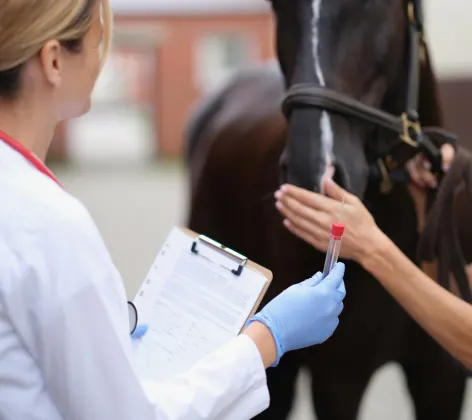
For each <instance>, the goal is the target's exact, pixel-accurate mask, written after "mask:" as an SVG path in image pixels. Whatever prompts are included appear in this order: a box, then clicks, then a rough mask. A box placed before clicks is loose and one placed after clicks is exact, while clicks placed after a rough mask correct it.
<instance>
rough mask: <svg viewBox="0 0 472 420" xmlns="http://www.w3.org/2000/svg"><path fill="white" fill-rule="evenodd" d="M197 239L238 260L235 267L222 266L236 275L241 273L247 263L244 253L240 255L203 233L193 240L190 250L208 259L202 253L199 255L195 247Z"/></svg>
mask: <svg viewBox="0 0 472 420" xmlns="http://www.w3.org/2000/svg"><path fill="white" fill-rule="evenodd" d="M198 241H201V242H203V243H205V244H206V245H209V246H210V247H212V248H214V249H216V250H218V251H220V252H223V253H225V254H227V255H229V256H230V257H232V258H233V259H235V260H237V261H239V266H238V268H237V269H231V268H228V267H224V266H223V267H224V268H226V269H228V270H230V271H231V272H232V273H233V274H234V275H236V276H240V275H241V273H242V272H243V267H244V266H245V265H246V263H247V258H246V257H245V256H244V255H241V254H239V253H238V252H236V251H233V250H232V249H230V248H227V247H225V246H224V245H221V244H219V243H218V242H216V241H214V240H213V239H210V238H208V237H207V236H205V235H200V236H199V237H198V238H197V239H196V240H195V241H193V243H192V248H191V249H190V250H191V251H192V252H193V253H194V254H196V255H200V256H201V257H204V258H207V259H208V260H209V258H208V257H206V256H204V255H201V254H200V252H199V251H198V249H197V242H198Z"/></svg>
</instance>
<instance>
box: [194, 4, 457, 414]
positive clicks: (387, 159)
mask: <svg viewBox="0 0 472 420" xmlns="http://www.w3.org/2000/svg"><path fill="white" fill-rule="evenodd" d="M417 6H418V2H417V1H412V2H411V3H407V2H406V1H405V0H390V1H387V0H323V1H322V0H272V7H273V11H274V15H275V18H276V23H277V55H278V59H279V60H278V61H279V65H280V68H281V70H282V72H280V71H279V67H278V66H276V65H271V64H268V65H267V66H263V67H260V68H256V69H253V70H249V71H246V72H241V73H240V74H239V75H237V76H236V77H235V78H234V79H233V80H232V81H231V82H230V83H229V84H228V85H227V86H225V87H224V89H222V90H221V91H219V92H217V93H216V94H215V95H214V96H213V97H212V98H211V99H210V100H209V101H208V102H207V103H205V105H204V106H203V107H202V108H201V109H200V110H199V112H198V113H197V115H196V116H195V118H194V119H193V121H192V124H191V125H190V129H189V138H188V144H189V153H188V159H189V164H190V173H191V214H190V220H189V227H190V228H191V229H193V230H195V231H197V232H199V233H202V234H205V235H208V236H210V237H212V238H213V239H215V240H217V241H219V242H221V243H223V244H224V245H226V246H229V247H231V248H233V249H235V250H237V251H238V252H241V253H243V254H245V255H246V256H247V257H249V258H251V259H253V260H255V261H257V262H258V263H260V264H262V265H264V266H266V267H268V268H270V269H271V270H272V271H273V273H274V279H275V281H274V282H273V285H272V287H271V288H270V290H269V292H268V294H267V296H266V299H265V302H267V300H269V299H271V298H273V297H274V296H275V295H277V294H279V293H280V292H281V291H282V290H283V289H285V288H286V287H288V286H289V285H290V284H293V283H295V282H299V281H301V280H303V279H306V278H308V277H310V276H312V275H313V274H314V273H315V272H316V271H319V270H320V269H321V268H322V266H323V261H324V254H322V253H319V252H317V251H315V250H313V248H311V247H310V246H308V245H307V244H306V243H304V242H302V241H300V240H299V239H297V238H295V237H294V236H293V235H291V234H290V233H288V232H287V231H286V230H285V229H284V227H283V225H282V223H281V217H280V215H279V214H278V212H277V211H276V209H275V206H274V200H273V198H272V197H273V193H274V191H276V190H277V189H278V187H279V185H280V181H281V177H280V175H279V174H281V175H282V178H283V180H284V181H288V182H290V183H292V184H296V185H299V186H301V187H304V188H308V189H311V190H314V191H319V190H320V180H321V177H322V175H323V173H324V172H325V170H326V168H327V167H328V166H329V165H333V166H334V169H335V175H334V177H335V179H336V180H337V181H338V182H339V183H340V184H342V185H343V186H344V187H345V188H346V189H348V190H349V191H351V192H353V193H354V194H356V195H358V196H359V197H361V198H362V199H363V200H364V202H365V203H366V205H367V206H368V207H369V209H370V211H371V212H372V214H373V215H374V217H375V220H376V222H377V224H378V225H379V226H380V228H381V229H382V230H383V231H384V232H385V233H386V234H388V235H389V237H390V238H391V239H392V240H393V241H394V242H395V243H396V244H397V245H398V246H399V247H400V249H401V250H402V251H403V252H404V253H405V254H406V255H407V256H408V257H409V258H411V259H412V260H414V261H417V255H416V250H417V245H418V238H419V234H418V229H417V217H416V213H415V207H414V203H413V200H412V198H411V195H410V194H409V191H408V188H407V182H406V181H407V178H405V177H404V171H402V168H403V166H404V163H405V161H406V159H408V158H409V157H411V156H412V155H413V154H414V153H417V151H418V150H421V151H423V152H424V153H425V154H426V155H427V156H428V158H430V160H431V162H433V163H434V165H433V167H437V166H438V165H437V164H438V153H437V152H438V150H437V149H436V148H435V147H433V146H432V145H431V142H429V143H428V141H425V143H423V145H422V147H421V148H419V149H415V147H411V144H410V145H409V143H411V142H412V141H413V140H412V139H413V137H415V134H418V133H417V128H418V126H417V125H416V121H415V115H414V114H415V113H414V112H411V113H409V114H408V115H407V116H406V117H405V119H404V120H401V119H399V120H398V121H400V123H401V122H403V123H404V124H405V127H406V128H407V130H406V132H405V133H402V127H403V126H402V125H401V124H400V126H399V129H398V127H397V125H396V124H397V122H398V121H397V120H395V121H393V122H392V121H390V122H389V119H388V118H387V117H385V115H387V114H382V115H376V114H375V112H373V111H372V110H373V109H381V110H383V111H384V112H388V113H390V114H392V115H395V116H399V115H401V114H402V113H403V112H405V110H406V109H405V108H406V106H407V105H408V111H415V110H416V107H417V109H418V111H419V116H420V119H421V122H422V124H423V125H426V126H441V123H442V121H441V113H440V107H439V100H438V98H437V93H436V85H435V80H434V75H433V72H432V69H431V64H430V62H429V57H428V51H427V49H426V46H425V45H424V44H423V43H422V42H421V39H420V35H421V27H420V26H421V22H420V20H419V17H420V14H419V10H418V9H415V8H416V7H417ZM415 10H416V13H415ZM412 27H414V28H413V29H414V30H412ZM416 41H418V43H416ZM417 45H422V46H424V50H421V49H417ZM412 57H413V58H412ZM419 57H422V60H421V66H420V67H419V64H418V63H419V62H420V60H419ZM416 59H418V61H415V60H416ZM417 70H418V71H417ZM416 73H417V74H419V77H418V80H416V77H415V74H416ZM307 84H309V85H307ZM418 85H419V94H418V90H417V88H418ZM317 87H318V88H317ZM326 87H329V88H330V91H328V90H327V89H324V88H326ZM286 89H288V92H289V95H288V96H287V95H286ZM335 92H337V93H341V94H342V96H339V95H336V93H335ZM412 92H414V93H412ZM346 98H351V99H352V101H350V100H346ZM284 99H286V100H285V101H284ZM417 100H418V101H417ZM282 102H284V104H285V106H284V110H285V115H284V114H283V113H282V112H281V103H282ZM417 102H418V103H417ZM362 105H364V106H367V107H368V108H365V109H363V108H362ZM390 114H389V115H390ZM287 120H288V123H287ZM389 124H390V125H389ZM397 129H398V130H397ZM395 131H399V133H397V134H396V135H395V134H394V132H395ZM398 134H404V137H403V141H402V142H401V143H402V144H401V145H400V146H398V147H393V145H396V144H397V142H398V138H399V136H398ZM439 137H440V136H439ZM390 152H392V153H391V154H390ZM395 162H396V164H395ZM281 168H282V171H281V170H280V169H281ZM346 265H347V267H346V279H345V280H346V287H347V292H348V293H347V298H346V301H345V309H344V312H343V314H342V315H341V322H340V326H339V328H338V330H337V331H336V333H335V334H334V336H333V337H332V338H331V339H330V340H328V341H327V342H326V343H324V344H323V345H320V346H315V347H314V348H310V349H306V350H303V351H298V352H293V353H291V354H287V355H286V356H285V358H284V359H283V360H282V362H281V364H280V365H279V367H278V368H277V369H272V370H269V371H268V384H269V389H270V394H271V401H272V402H271V407H270V408H269V409H268V410H267V411H266V412H265V413H263V414H262V415H261V418H267V419H272V420H277V419H285V418H287V415H288V413H289V412H290V409H291V405H292V401H293V396H294V382H295V379H296V376H297V374H298V372H299V369H300V366H306V367H308V368H309V369H310V371H311V375H312V395H313V400H314V403H315V410H316V413H317V416H318V418H319V419H321V420H353V419H355V418H356V417H357V413H358V410H359V406H360V403H361V400H362V396H363V394H364V391H365V389H366V387H367V385H368V383H369V380H370V378H371V377H372V375H373V373H374V372H375V371H376V370H377V369H379V368H380V367H381V366H383V365H384V364H385V363H387V362H390V361H395V362H398V363H399V364H400V365H401V366H402V368H403V369H404V372H405V374H406V377H407V383H408V388H409V391H410V393H411V396H412V398H413V400H414V403H415V408H416V418H417V419H419V420H431V419H444V420H454V419H459V418H460V413H461V409H462V402H463V395H464V388H465V381H466V372H465V371H464V369H463V368H462V367H461V366H460V365H459V364H458V363H457V362H456V361H455V360H453V359H452V358H451V357H450V356H449V355H448V354H446V352H445V351H443V350H442V349H441V348H440V347H439V346H438V345H437V344H436V343H435V342H433V341H432V339H431V338H430V337H429V336H428V335H427V334H425V333H424V332H423V330H422V329H420V328H419V327H418V326H417V324H416V323H415V322H413V321H412V320H411V319H410V317H409V316H408V315H407V314H406V313H405V312H404V311H403V310H402V309H401V308H400V307H399V305H398V304H397V303H396V302H395V301H394V299H392V298H391V297H390V296H389V295H388V293H386V292H385V290H384V289H383V288H382V287H381V286H380V285H379V284H378V283H377V281H376V280H375V279H374V278H372V276H371V275H370V274H369V273H367V272H366V271H364V270H363V269H362V267H360V266H359V265H358V264H356V263H354V262H352V261H348V262H346ZM418 299H421V297H420V296H418ZM265 302H263V303H265Z"/></svg>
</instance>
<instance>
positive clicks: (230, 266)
mask: <svg viewBox="0 0 472 420" xmlns="http://www.w3.org/2000/svg"><path fill="white" fill-rule="evenodd" d="M271 282H272V272H271V271H270V270H268V269H266V268H265V267H263V266H261V265H259V264H257V263H255V262H254V261H251V260H249V259H248V258H247V257H246V256H244V255H242V254H240V253H238V252H237V251H234V250H232V249H230V248H227V247H226V246H225V245H223V244H220V243H218V242H216V241H214V240H213V239H212V238H209V237H207V236H205V235H200V234H198V233H196V232H193V231H192V230H190V229H188V228H185V227H174V228H173V229H172V230H171V232H170V234H169V235H168V237H167V239H166V240H165V242H164V244H163V245H162V246H161V248H160V250H159V252H158V255H157V256H156V258H155V261H154V264H153V265H152V266H151V268H150V270H149V272H148V275H147V276H146V278H145V280H144V282H143V283H142V285H141V287H140V289H139V290H138V292H137V294H136V296H135V298H134V300H133V303H134V305H135V306H136V308H137V312H138V316H139V318H140V322H143V323H146V324H148V326H149V328H148V332H147V333H146V335H145V336H144V337H142V338H141V339H139V340H138V341H137V342H135V343H134V344H133V346H134V347H135V357H136V366H137V369H138V373H139V375H140V376H141V377H142V378H144V377H148V378H151V379H153V380H155V381H162V380H165V379H167V378H170V377H172V376H174V375H177V374H179V373H181V372H185V371H187V370H188V369H190V368H191V367H192V366H193V364H194V363H196V362H197V361H198V360H199V359H200V358H201V357H203V356H204V355H206V354H208V353H210V352H212V351H214V350H216V349H218V348H219V347H220V346H222V345H224V344H225V343H227V342H229V340H231V339H233V338H235V337H236V336H237V335H239V334H240V333H241V332H242V330H243V329H244V328H245V325H246V323H247V320H248V319H249V318H250V317H252V316H253V315H254V314H255V313H256V311H257V310H258V308H259V306H260V304H261V301H262V299H263V298H264V296H265V294H266V292H267V290H268V288H269V286H270V284H271Z"/></svg>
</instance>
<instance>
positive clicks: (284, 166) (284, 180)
mask: <svg viewBox="0 0 472 420" xmlns="http://www.w3.org/2000/svg"><path fill="white" fill-rule="evenodd" d="M287 173H288V167H287V164H286V163H285V162H283V161H282V162H280V184H281V185H282V184H286V183H287Z"/></svg>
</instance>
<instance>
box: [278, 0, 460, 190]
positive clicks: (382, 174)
mask: <svg viewBox="0 0 472 420" xmlns="http://www.w3.org/2000/svg"><path fill="white" fill-rule="evenodd" d="M407 14H408V21H409V42H410V57H409V74H408V91H407V104H406V110H405V112H403V113H402V114H401V115H400V116H396V115H393V114H390V113H388V112H385V111H383V110H381V109H377V108H374V107H372V106H369V105H366V104H364V103H362V102H360V101H358V100H357V99H354V98H352V97H349V96H347V95H344V94H341V93H338V92H336V91H333V90H331V89H329V88H326V87H323V86H319V85H317V84H313V83H296V84H293V85H292V86H290V87H289V88H288V90H287V92H286V94H285V98H284V100H283V103H282V110H283V112H284V114H285V116H286V118H287V119H289V118H290V115H291V113H292V111H293V110H295V109H299V108H310V107H312V108H319V109H321V110H325V111H328V112H330V113H335V114H339V115H343V116H345V117H350V118H355V119H358V120H361V121H363V122H365V123H370V124H373V125H374V126H376V127H379V128H383V129H386V130H388V131H390V132H393V133H395V134H397V135H398V139H399V141H398V142H395V144H394V145H393V146H390V147H387V148H379V150H377V151H376V153H374V155H375V156H374V158H373V162H372V164H371V168H370V169H371V170H370V173H371V176H374V177H376V178H378V179H379V180H380V190H381V192H382V193H384V194H388V193H389V192H390V191H391V190H392V186H393V182H395V177H398V175H399V171H401V172H403V173H405V170H404V165H405V163H406V161H404V162H401V161H400V160H399V159H397V157H396V152H397V150H398V149H399V148H401V147H403V148H404V147H405V146H407V147H409V148H412V149H414V150H412V152H413V154H417V153H422V154H423V155H424V156H425V158H426V159H428V160H429V162H430V163H431V171H432V172H433V173H434V174H436V175H439V176H440V177H442V175H443V172H442V156H441V152H440V150H439V147H438V145H442V144H444V143H450V144H453V143H455V142H456V135H454V134H452V133H449V132H447V131H445V130H443V129H441V128H437V127H424V128H423V127H422V126H421V123H420V120H419V115H418V99H419V84H420V70H421V61H422V60H423V59H424V52H425V50H424V47H425V44H424V32H423V16H422V5H421V0H408V2H407ZM381 149H383V150H381Z"/></svg>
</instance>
